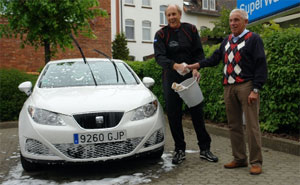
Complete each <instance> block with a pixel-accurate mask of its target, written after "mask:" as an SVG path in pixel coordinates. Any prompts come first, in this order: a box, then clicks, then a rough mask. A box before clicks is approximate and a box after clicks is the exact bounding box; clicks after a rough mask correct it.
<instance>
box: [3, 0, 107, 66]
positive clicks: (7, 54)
mask: <svg viewBox="0 0 300 185" xmlns="http://www.w3.org/2000/svg"><path fill="white" fill-rule="evenodd" d="M99 2H100V7H101V8H102V9H105V10H107V12H108V14H109V17H107V18H103V17H98V18H95V19H94V20H91V21H90V23H91V27H92V29H93V30H94V33H95V35H96V36H97V39H95V40H93V39H89V38H86V37H82V36H79V38H78V39H77V41H78V42H79V44H80V46H81V48H82V50H83V52H84V54H85V56H86V57H104V56H99V54H97V53H96V52H94V51H93V49H94V48H95V49H99V50H101V51H103V52H104V53H106V54H107V55H109V56H111V29H110V28H111V22H110V21H111V19H110V14H111V11H110V10H111V9H110V6H111V4H110V0H99ZM6 22H7V21H6V20H3V19H0V24H2V23H6ZM20 43H21V41H20V40H19V39H18V38H17V39H15V38H10V39H7V38H2V39H0V68H16V69H19V70H22V71H26V72H36V71H37V70H38V69H40V68H41V67H42V66H44V64H45V59H44V48H43V47H40V48H39V49H37V50H35V48H33V47H31V46H25V48H24V49H21V48H20ZM74 46H75V45H74ZM78 57H81V55H80V52H79V50H78V49H77V48H76V46H75V47H74V49H72V50H71V49H67V50H66V51H65V52H62V51H59V53H58V54H57V55H56V57H54V58H52V60H57V59H63V58H78Z"/></svg>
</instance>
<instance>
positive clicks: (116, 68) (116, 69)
mask: <svg viewBox="0 0 300 185" xmlns="http://www.w3.org/2000/svg"><path fill="white" fill-rule="evenodd" d="M94 51H96V52H97V53H99V54H101V55H103V56H105V57H106V58H107V59H108V60H109V61H110V62H111V63H112V64H113V65H114V67H115V71H116V76H117V83H118V82H119V75H118V71H120V70H119V69H118V67H117V65H116V63H115V62H114V61H113V60H111V59H110V58H109V57H108V56H107V55H106V54H105V53H103V52H102V51H99V50H97V49H94ZM120 75H121V78H122V80H123V82H124V83H125V84H126V81H125V79H124V77H123V75H122V73H121V72H120Z"/></svg>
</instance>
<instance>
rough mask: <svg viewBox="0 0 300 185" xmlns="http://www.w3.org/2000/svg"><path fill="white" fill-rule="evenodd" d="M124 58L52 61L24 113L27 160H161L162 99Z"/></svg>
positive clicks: (32, 165)
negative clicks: (160, 99) (141, 157)
mask: <svg viewBox="0 0 300 185" xmlns="http://www.w3.org/2000/svg"><path fill="white" fill-rule="evenodd" d="M153 84H154V80H153V79H152V78H150V77H145V78H143V81H141V80H140V79H139V78H138V76H137V75H136V74H135V73H134V71H133V70H132V69H131V68H130V67H129V66H128V65H127V64H126V63H125V62H123V61H121V60H113V61H112V60H109V59H101V58H87V59H86V61H85V60H83V59H67V60H57V61H51V62H49V63H47V65H46V66H45V67H44V69H43V71H42V72H41V74H40V76H39V78H38V80H37V82H36V84H35V87H34V88H33V91H31V89H32V84H31V82H29V81H27V82H23V83H21V84H20V85H19V89H20V90H21V91H23V92H25V93H26V94H27V95H29V97H28V99H27V100H26V102H25V103H24V105H23V108H22V110H21V112H20V115H19V142H20V148H21V163H22V166H23V168H24V169H25V170H26V171H34V170H38V169H39V167H40V164H41V163H44V164H50V163H51V164H52V163H69V162H71V163H72V162H74V163H75V162H91V161H93V162H97V161H106V160H114V159H123V158H128V157H133V156H141V155H142V154H145V155H147V156H149V157H154V158H160V157H161V155H162V153H163V150H164V142H165V140H164V138H165V137H164V136H165V118H164V114H163V110H162V107H161V105H160V104H159V102H158V100H157V97H156V96H155V95H154V94H153V93H152V92H151V91H150V90H149V89H148V87H150V86H152V85H153Z"/></svg>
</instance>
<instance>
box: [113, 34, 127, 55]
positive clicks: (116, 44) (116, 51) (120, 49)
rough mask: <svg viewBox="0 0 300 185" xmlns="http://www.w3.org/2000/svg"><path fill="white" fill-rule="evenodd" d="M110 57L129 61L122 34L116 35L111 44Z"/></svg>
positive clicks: (125, 42)
mask: <svg viewBox="0 0 300 185" xmlns="http://www.w3.org/2000/svg"><path fill="white" fill-rule="evenodd" d="M112 55H113V58H115V59H121V60H128V59H129V49H128V47H127V41H126V38H125V35H124V33H121V34H117V35H116V38H115V40H114V41H113V42H112Z"/></svg>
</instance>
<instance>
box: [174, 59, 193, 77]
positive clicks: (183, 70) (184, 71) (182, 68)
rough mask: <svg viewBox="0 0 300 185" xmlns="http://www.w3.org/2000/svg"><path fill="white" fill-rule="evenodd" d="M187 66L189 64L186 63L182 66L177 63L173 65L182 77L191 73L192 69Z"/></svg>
mask: <svg viewBox="0 0 300 185" xmlns="http://www.w3.org/2000/svg"><path fill="white" fill-rule="evenodd" d="M186 66H187V64H186V63H184V62H183V63H181V64H178V63H175V64H174V65H173V69H174V70H176V71H177V72H178V73H179V74H180V75H182V76H184V75H186V74H187V73H189V72H190V69H189V68H187V67H186Z"/></svg>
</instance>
